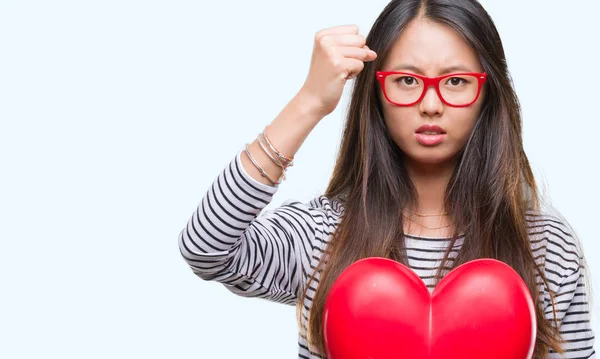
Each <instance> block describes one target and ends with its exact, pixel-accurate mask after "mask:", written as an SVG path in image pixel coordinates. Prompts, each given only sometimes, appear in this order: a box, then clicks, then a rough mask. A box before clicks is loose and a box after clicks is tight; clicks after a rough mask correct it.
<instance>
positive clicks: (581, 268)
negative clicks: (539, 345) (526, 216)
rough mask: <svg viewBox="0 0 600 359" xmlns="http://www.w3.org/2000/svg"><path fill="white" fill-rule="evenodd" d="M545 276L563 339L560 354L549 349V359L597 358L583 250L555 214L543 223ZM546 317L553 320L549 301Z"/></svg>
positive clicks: (568, 228)
mask: <svg viewBox="0 0 600 359" xmlns="http://www.w3.org/2000/svg"><path fill="white" fill-rule="evenodd" d="M545 232H546V236H547V252H546V265H545V268H546V269H545V271H546V277H547V279H548V282H549V285H550V289H551V290H552V291H553V292H554V301H555V307H556V317H557V319H558V322H559V330H560V333H561V335H562V338H563V339H564V340H565V342H564V343H563V344H562V347H563V350H564V351H565V352H564V353H563V354H558V353H555V352H552V351H551V352H550V353H549V356H548V358H549V359H559V358H561V359H562V358H573V359H574V358H596V354H595V350H594V341H595V336H594V331H593V329H592V324H591V318H592V315H591V308H590V305H589V299H590V298H589V286H588V284H587V282H588V279H589V278H587V276H588V271H587V270H586V269H587V268H586V265H585V259H584V255H583V249H582V248H581V245H580V243H579V242H578V240H577V238H576V237H575V235H574V231H573V230H572V229H571V228H570V227H569V226H568V223H567V222H566V221H565V220H561V219H559V217H554V218H552V219H550V220H549V221H548V222H547V224H546V230H545ZM545 316H546V318H547V319H548V320H550V321H553V319H554V315H553V311H552V304H551V302H550V301H549V300H548V301H546V308H545Z"/></svg>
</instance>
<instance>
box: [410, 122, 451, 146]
mask: <svg viewBox="0 0 600 359" xmlns="http://www.w3.org/2000/svg"><path fill="white" fill-rule="evenodd" d="M415 137H416V139H417V141H418V142H419V143H420V144H422V145H423V146H435V145H437V144H440V143H441V142H443V141H444V139H445V138H446V131H444V129H443V128H441V127H440V126H437V125H429V124H427V125H423V126H421V127H419V128H418V129H417V131H416V133H415Z"/></svg>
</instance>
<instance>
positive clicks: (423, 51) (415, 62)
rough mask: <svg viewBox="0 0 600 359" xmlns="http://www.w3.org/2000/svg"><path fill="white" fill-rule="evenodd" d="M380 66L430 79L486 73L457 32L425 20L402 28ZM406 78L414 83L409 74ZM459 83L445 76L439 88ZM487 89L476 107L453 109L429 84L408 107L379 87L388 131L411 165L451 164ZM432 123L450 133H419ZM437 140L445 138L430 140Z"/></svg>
mask: <svg viewBox="0 0 600 359" xmlns="http://www.w3.org/2000/svg"><path fill="white" fill-rule="evenodd" d="M450 68H452V69H451V70H447V69H450ZM381 70H382V71H406V72H410V73H414V74H418V75H424V76H428V77H436V76H441V75H446V74H450V73H457V72H483V69H482V66H481V64H480V63H479V60H478V58H477V54H476V53H475V51H474V50H473V49H472V48H471V47H470V46H469V44H468V43H467V42H466V41H464V40H463V39H462V38H461V37H460V35H458V33H456V32H455V31H454V30H453V29H452V28H450V27H449V26H447V25H443V24H438V23H434V22H431V21H428V20H422V19H419V20H415V21H413V22H411V23H410V24H409V25H408V26H407V27H406V28H405V29H404V31H402V33H401V35H400V36H399V38H398V39H397V40H396V42H395V43H394V45H393V47H392V49H391V52H390V54H389V56H388V57H387V59H386V61H385V63H384V64H383V66H382V67H381ZM402 81H403V82H404V84H408V85H410V84H414V82H413V80H412V79H410V78H409V79H404V80H402ZM448 81H454V82H451V83H448ZM457 81H458V80H456V79H455V80H450V79H444V80H442V82H441V83H440V86H444V84H446V85H447V86H451V85H454V84H456V83H460V81H458V82H457ZM484 89H485V87H484ZM484 89H482V91H481V94H480V95H479V97H478V98H477V101H476V102H475V103H473V104H472V105H470V106H467V107H452V106H449V105H446V104H445V103H444V102H442V100H441V99H440V98H439V96H438V94H437V92H436V90H435V88H434V87H429V88H428V89H427V90H426V92H425V97H423V99H422V100H421V101H420V102H418V103H416V104H414V105H412V106H408V107H405V106H396V105H394V104H391V103H390V102H388V101H387V100H386V99H385V97H384V96H383V91H382V90H381V87H379V92H380V99H381V104H382V106H383V113H384V119H385V124H386V126H387V129H388V132H389V133H390V136H391V137H392V139H393V140H394V142H395V143H396V145H398V147H399V148H400V149H401V150H402V151H403V152H404V153H405V154H406V155H407V157H408V160H409V161H410V162H411V163H413V164H416V165H424V164H436V165H445V164H451V163H453V159H454V158H455V156H456V154H457V153H458V152H459V151H460V150H461V149H462V148H463V147H464V146H465V144H466V142H467V140H468V138H469V136H470V134H471V132H472V130H473V127H474V125H475V121H476V119H477V116H478V114H479V111H480V108H481V104H482V101H483V98H484V96H485V91H484ZM427 124H430V125H437V126H439V127H441V128H442V130H443V132H445V134H443V135H441V136H438V137H433V136H427V135H425V134H423V133H418V130H419V128H420V127H421V126H423V125H427ZM419 132H420V131H419ZM436 138H438V140H439V139H441V141H440V142H438V143H435V144H431V143H428V140H429V142H431V140H435V139H436Z"/></svg>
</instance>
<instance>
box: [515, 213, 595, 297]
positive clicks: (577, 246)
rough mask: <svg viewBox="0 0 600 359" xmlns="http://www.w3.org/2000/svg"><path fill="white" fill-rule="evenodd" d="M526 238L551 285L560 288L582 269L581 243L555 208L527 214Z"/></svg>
mask: <svg viewBox="0 0 600 359" xmlns="http://www.w3.org/2000/svg"><path fill="white" fill-rule="evenodd" d="M527 222H528V227H529V238H530V241H531V247H532V250H533V255H534V257H535V259H536V262H537V263H538V264H539V265H541V266H543V268H544V272H545V275H546V276H547V278H548V279H549V282H550V284H551V285H556V286H560V285H561V284H562V283H563V282H564V280H565V279H567V278H570V277H572V276H573V275H574V274H576V273H578V272H580V270H581V269H582V267H583V266H584V256H583V249H582V247H581V243H580V241H579V239H578V237H577V235H576V232H575V230H574V229H573V227H572V226H571V225H570V223H569V222H568V221H567V219H566V218H565V217H564V216H563V215H562V214H561V213H560V212H559V211H558V210H556V209H554V208H551V207H549V208H546V209H544V210H540V211H532V210H530V211H528V212H527Z"/></svg>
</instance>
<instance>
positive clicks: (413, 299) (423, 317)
mask: <svg viewBox="0 0 600 359" xmlns="http://www.w3.org/2000/svg"><path fill="white" fill-rule="evenodd" d="M536 331H537V327H536V321H535V309H534V304H533V300H532V297H531V293H530V292H529V289H528V288H527V286H526V284H525V283H524V282H523V280H522V279H521V277H520V276H519V275H518V274H517V272H515V271H514V270H513V269H512V268H511V267H510V266H508V265H507V264H505V263H503V262H500V261H497V260H494V259H487V258H486V259H477V260H474V261H471V262H468V263H465V264H463V265H460V266H458V267H457V268H455V269H454V270H452V271H451V272H450V273H448V274H447V275H446V276H445V277H444V278H443V279H442V280H441V281H440V283H439V284H438V285H437V287H436V288H435V290H434V291H433V293H432V294H431V295H430V293H429V290H428V289H427V287H426V286H425V283H423V281H422V280H421V278H419V276H418V275H417V274H416V273H415V272H413V271H412V270H411V269H410V268H408V267H406V266H404V265H402V264H400V263H398V262H396V261H393V260H390V259H386V258H376V257H373V258H366V259H361V260H359V261H357V262H355V263H353V264H352V265H351V266H349V267H348V268H347V269H346V270H345V271H344V272H342V274H341V275H340V276H339V277H338V278H337V280H336V281H335V283H334V284H333V286H332V287H331V290H330V292H329V294H328V296H327V300H326V302H325V310H324V313H323V333H324V341H325V348H326V350H327V357H328V358H329V359H392V358H393V359H402V358H406V359H459V358H460V359H529V358H531V356H532V354H533V348H534V344H535V336H536Z"/></svg>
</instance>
